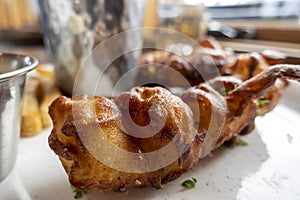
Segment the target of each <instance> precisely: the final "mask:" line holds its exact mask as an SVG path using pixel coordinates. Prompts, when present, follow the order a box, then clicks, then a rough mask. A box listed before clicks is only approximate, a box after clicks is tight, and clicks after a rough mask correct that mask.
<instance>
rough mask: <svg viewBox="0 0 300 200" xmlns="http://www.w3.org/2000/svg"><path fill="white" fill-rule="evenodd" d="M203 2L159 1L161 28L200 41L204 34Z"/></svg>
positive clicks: (188, 0)
mask: <svg viewBox="0 0 300 200" xmlns="http://www.w3.org/2000/svg"><path fill="white" fill-rule="evenodd" d="M203 12H204V5H203V4H202V1H201V0H158V19H159V26H160V27H163V28H170V29H174V30H177V31H179V32H181V33H183V34H186V35H188V36H190V37H192V38H193V39H198V38H199V37H201V36H202V35H203V33H204V29H203V23H202V22H203Z"/></svg>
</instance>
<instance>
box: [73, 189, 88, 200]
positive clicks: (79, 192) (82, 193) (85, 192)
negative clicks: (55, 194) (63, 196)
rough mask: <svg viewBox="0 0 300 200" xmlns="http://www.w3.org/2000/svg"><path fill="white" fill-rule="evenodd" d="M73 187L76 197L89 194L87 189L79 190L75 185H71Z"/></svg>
mask: <svg viewBox="0 0 300 200" xmlns="http://www.w3.org/2000/svg"><path fill="white" fill-rule="evenodd" d="M71 189H72V191H73V193H74V198H75V199H79V198H81V197H82V196H83V195H84V194H87V191H85V190H79V189H77V188H75V187H74V186H71Z"/></svg>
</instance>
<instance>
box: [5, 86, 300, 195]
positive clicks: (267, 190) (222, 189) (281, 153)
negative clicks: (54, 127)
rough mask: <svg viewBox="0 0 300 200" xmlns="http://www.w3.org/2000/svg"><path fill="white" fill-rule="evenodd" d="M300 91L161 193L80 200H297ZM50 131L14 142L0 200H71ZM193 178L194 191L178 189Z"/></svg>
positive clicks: (144, 191) (146, 191) (145, 190)
mask: <svg viewBox="0 0 300 200" xmlns="http://www.w3.org/2000/svg"><path fill="white" fill-rule="evenodd" d="M299 100H300V85H299V84H296V83H292V84H291V86H290V87H289V88H288V89H287V90H286V91H285V93H284V95H283V99H282V101H281V103H280V104H279V105H278V106H277V107H276V108H275V109H274V110H273V111H272V112H271V113H268V114H267V115H266V116H264V117H258V118H257V119H256V128H255V130H254V131H253V132H252V133H251V134H249V135H246V136H244V137H243V138H244V140H246V141H247V142H248V143H249V145H248V146H238V147H235V148H232V149H231V148H228V149H225V150H217V151H216V152H214V156H213V157H210V158H206V159H204V160H201V161H200V162H199V164H198V165H197V166H196V167H195V168H194V169H193V170H192V171H190V172H188V173H185V174H183V175H182V176H181V177H179V178H178V179H176V180H175V181H172V182H170V183H169V184H167V185H166V186H165V188H164V189H162V190H156V189H153V188H150V187H149V188H143V189H133V190H130V191H129V193H128V194H127V195H125V194H123V193H114V192H99V191H98V192H96V191H93V192H91V191H90V192H89V193H88V194H87V195H84V196H83V197H82V198H81V199H90V200H93V199H101V200H114V199H123V200H128V199H130V200H140V199H152V200H153V199H155V200H156V199H157V200H163V199H167V200H170V199H172V200H173V199H176V200H177V199H178V200H185V199H209V200H210V199H224V200H227V199H247V200H248V199H254V200H258V199H263V200H266V199H268V200H269V199H278V200H281V199H300V190H299V186H300V156H299V153H300V133H299V130H300V104H299ZM50 131H51V130H50V129H46V130H43V131H42V132H41V133H40V134H39V135H37V136H35V137H32V138H23V139H21V142H20V149H19V156H18V159H17V163H16V166H15V168H14V170H13V171H12V173H11V174H10V175H9V176H8V177H7V178H6V179H5V180H4V181H3V182H2V183H1V184H0V198H1V199H5V200H30V199H42V200H53V199H55V200H59V199H62V200H67V199H73V196H74V194H73V193H72V191H71V189H70V186H69V183H68V180H67V176H66V174H65V172H64V170H63V168H62V166H61V164H60V162H59V160H58V159H57V157H56V156H55V154H54V153H53V152H52V151H51V150H50V148H49V146H48V143H47V137H48V135H49V133H50ZM192 177H195V178H196V179H197V180H198V182H197V184H196V187H195V188H194V189H189V190H188V189H184V188H182V186H181V183H182V182H183V181H184V180H185V179H190V178H192Z"/></svg>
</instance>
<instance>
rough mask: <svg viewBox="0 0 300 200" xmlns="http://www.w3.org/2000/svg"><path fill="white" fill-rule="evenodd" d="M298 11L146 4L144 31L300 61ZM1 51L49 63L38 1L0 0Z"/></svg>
mask: <svg viewBox="0 0 300 200" xmlns="http://www.w3.org/2000/svg"><path fill="white" fill-rule="evenodd" d="M179 4H180V6H181V7H180V6H179ZM182 5H184V6H182ZM191 6H192V7H191ZM299 13H300V0H231V1H225V0H202V1H199V0H181V1H175V0H173V1H172V0H147V1H146V6H145V16H144V27H158V26H162V27H168V28H174V29H176V30H178V31H181V32H183V33H185V34H187V35H189V36H191V37H194V38H195V39H198V38H199V37H203V36H206V35H212V36H214V37H216V38H218V39H220V41H224V44H226V45H228V46H229V47H231V48H234V49H235V48H237V49H239V48H246V49H249V50H252V48H263V46H274V48H276V49H279V50H283V51H284V52H285V53H287V54H288V55H289V56H291V57H299V51H298V50H299V49H300V48H299V45H300V17H299V15H300V14H299ZM183 15H185V17H186V18H185V20H186V21H182V16H183ZM180 17H181V21H180V20H179V21H178V19H179V18H180ZM195 18H196V19H197V20H198V21H197V20H196V21H195ZM193 20H194V21H193ZM178 24H181V25H180V26H178ZM191 27H197V31H196V32H193V31H192V32H191ZM226 42H227V43H226ZM241 42H242V43H243V44H245V46H243V47H241V45H240V43H241ZM251 45H252V46H251ZM253 45H257V46H253ZM0 51H6V52H11V51H13V52H16V51H17V52H22V53H23V52H26V53H27V54H31V55H33V56H36V57H37V58H38V59H39V60H40V62H42V63H43V62H49V56H48V55H47V53H45V48H44V41H43V30H42V22H41V17H40V12H39V6H38V1H36V0H0Z"/></svg>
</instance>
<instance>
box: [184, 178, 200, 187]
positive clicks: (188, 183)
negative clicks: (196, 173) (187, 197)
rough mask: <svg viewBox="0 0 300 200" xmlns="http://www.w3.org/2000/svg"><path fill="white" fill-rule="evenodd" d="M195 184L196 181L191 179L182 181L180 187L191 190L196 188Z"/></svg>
mask: <svg viewBox="0 0 300 200" xmlns="http://www.w3.org/2000/svg"><path fill="white" fill-rule="evenodd" d="M196 183H197V179H196V178H192V179H188V180H185V181H183V183H182V184H181V185H182V186H183V187H185V188H187V189H192V188H194V187H195V186H196Z"/></svg>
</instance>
